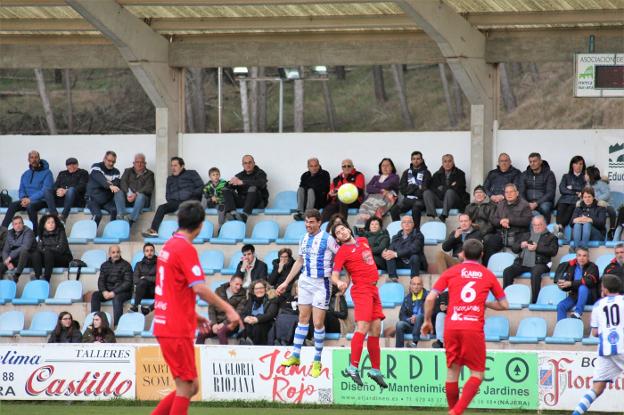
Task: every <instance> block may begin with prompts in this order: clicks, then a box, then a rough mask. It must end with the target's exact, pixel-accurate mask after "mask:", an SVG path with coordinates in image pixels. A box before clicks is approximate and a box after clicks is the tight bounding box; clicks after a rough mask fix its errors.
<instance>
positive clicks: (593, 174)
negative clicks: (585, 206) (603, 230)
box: [585, 166, 617, 240]
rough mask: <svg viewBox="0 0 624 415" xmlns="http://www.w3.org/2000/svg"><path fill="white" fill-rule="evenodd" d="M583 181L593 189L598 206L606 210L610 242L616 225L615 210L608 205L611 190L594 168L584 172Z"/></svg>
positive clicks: (591, 167)
mask: <svg viewBox="0 0 624 415" xmlns="http://www.w3.org/2000/svg"><path fill="white" fill-rule="evenodd" d="M585 181H586V182H587V185H588V186H590V187H591V188H593V189H594V192H595V193H596V200H598V204H599V205H600V206H603V207H604V208H605V209H607V215H608V216H609V232H608V233H607V239H609V240H611V239H613V238H614V235H615V225H616V223H617V214H616V213H615V209H614V208H613V206H611V204H610V198H611V190H609V183H608V182H607V181H605V180H602V178H601V177H600V170H598V167H596V166H589V167H588V168H587V170H586V171H585Z"/></svg>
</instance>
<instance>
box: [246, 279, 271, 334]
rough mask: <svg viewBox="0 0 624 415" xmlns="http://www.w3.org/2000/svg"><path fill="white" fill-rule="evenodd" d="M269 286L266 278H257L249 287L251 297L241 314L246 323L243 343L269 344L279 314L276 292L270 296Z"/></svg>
mask: <svg viewBox="0 0 624 415" xmlns="http://www.w3.org/2000/svg"><path fill="white" fill-rule="evenodd" d="M268 287H269V285H268V284H267V282H266V281H264V280H255V281H253V282H252V283H251V286H250V287H249V299H248V300H247V305H246V306H245V310H244V311H243V314H242V315H241V317H242V318H243V322H244V323H245V333H244V336H243V339H242V340H241V343H242V344H249V345H252V344H255V345H267V342H268V335H269V331H270V330H271V327H273V322H274V321H275V316H277V301H276V298H275V295H274V293H272V295H271V296H269V293H268Z"/></svg>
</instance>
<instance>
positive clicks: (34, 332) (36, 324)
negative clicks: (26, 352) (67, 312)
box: [19, 311, 58, 337]
mask: <svg viewBox="0 0 624 415" xmlns="http://www.w3.org/2000/svg"><path fill="white" fill-rule="evenodd" d="M57 320H58V314H56V313H54V312H52V311H38V312H37V313H35V315H34V316H33V318H32V321H31V322H30V327H29V328H28V330H20V333H19V334H20V336H23V337H43V336H47V335H49V334H50V333H51V332H52V330H54V328H55V327H56V322H57Z"/></svg>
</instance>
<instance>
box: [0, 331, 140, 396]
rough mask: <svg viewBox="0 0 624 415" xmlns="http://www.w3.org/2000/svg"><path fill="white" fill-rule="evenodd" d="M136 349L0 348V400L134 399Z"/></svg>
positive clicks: (70, 346) (110, 346)
mask: <svg viewBox="0 0 624 415" xmlns="http://www.w3.org/2000/svg"><path fill="white" fill-rule="evenodd" d="M135 376H136V375H135V363H134V346H131V345H123V344H97V343H95V344H91V343H90V344H84V345H83V344H0V399H10V400H16V399H25V400H65V401H67V400H78V401H85V400H96V399H113V398H124V399H134V398H135V386H134V381H135Z"/></svg>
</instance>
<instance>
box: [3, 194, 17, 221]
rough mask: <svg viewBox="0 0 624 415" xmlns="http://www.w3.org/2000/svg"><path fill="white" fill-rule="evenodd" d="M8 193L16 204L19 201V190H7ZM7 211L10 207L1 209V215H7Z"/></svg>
mask: <svg viewBox="0 0 624 415" xmlns="http://www.w3.org/2000/svg"><path fill="white" fill-rule="evenodd" d="M7 193H8V194H9V196H11V199H13V201H14V202H15V201H16V200H17V199H19V190H17V189H10V190H9V189H7ZM7 210H9V208H8V207H0V214H2V215H3V214H5V213H7Z"/></svg>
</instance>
